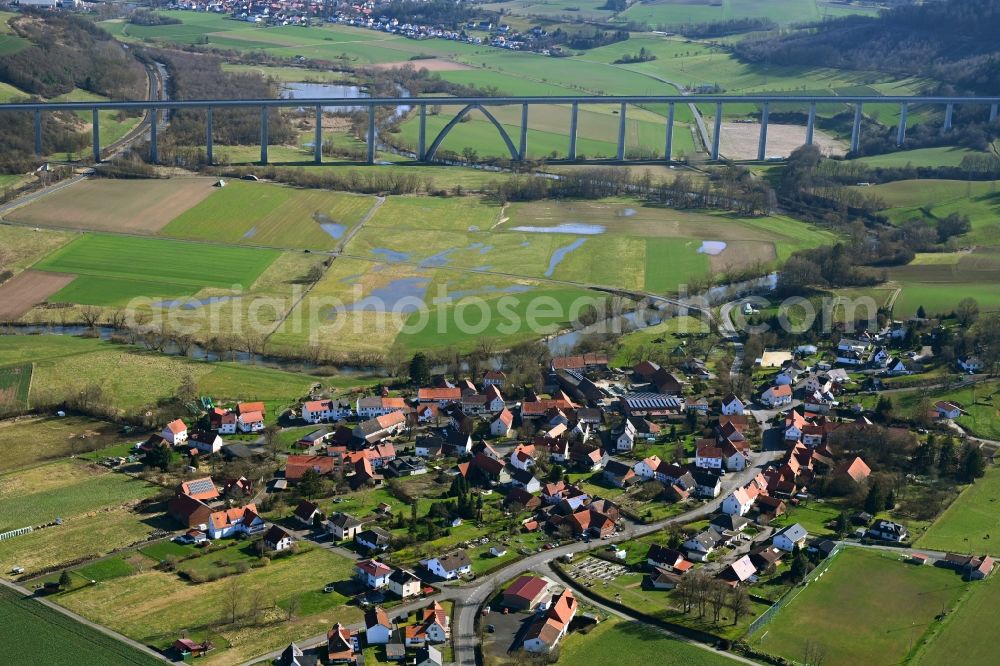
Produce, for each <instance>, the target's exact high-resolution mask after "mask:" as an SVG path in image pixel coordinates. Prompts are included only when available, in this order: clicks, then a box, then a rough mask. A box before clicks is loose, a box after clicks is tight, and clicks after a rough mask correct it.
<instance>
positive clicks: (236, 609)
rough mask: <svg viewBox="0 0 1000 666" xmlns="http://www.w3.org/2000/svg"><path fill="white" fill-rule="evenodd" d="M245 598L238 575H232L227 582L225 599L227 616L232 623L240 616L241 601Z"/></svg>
mask: <svg viewBox="0 0 1000 666" xmlns="http://www.w3.org/2000/svg"><path fill="white" fill-rule="evenodd" d="M242 599H243V587H242V586H241V585H240V583H239V581H238V580H237V576H230V578H229V581H228V582H227V583H226V589H225V597H224V599H223V601H224V603H225V608H226V617H227V618H228V620H229V623H230V624H236V620H237V619H239V617H240V601H241V600H242Z"/></svg>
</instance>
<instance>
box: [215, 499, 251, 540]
mask: <svg viewBox="0 0 1000 666" xmlns="http://www.w3.org/2000/svg"><path fill="white" fill-rule="evenodd" d="M264 527H265V523H264V519H263V518H261V517H260V516H259V515H257V507H256V506H255V505H253V504H247V505H246V506H240V507H233V508H232V509H226V510H225V511H216V512H214V513H212V514H211V515H209V517H208V538H209V539H225V538H227V537H231V536H236V535H237V534H256V533H258V532H260V531H262V530H263V529H264Z"/></svg>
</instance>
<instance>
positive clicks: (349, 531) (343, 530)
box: [326, 512, 362, 541]
mask: <svg viewBox="0 0 1000 666" xmlns="http://www.w3.org/2000/svg"><path fill="white" fill-rule="evenodd" d="M361 528H362V524H361V521H360V520H358V519H357V518H355V517H354V516H352V515H350V514H346V513H340V512H338V513H335V514H333V515H332V516H330V518H329V519H328V520H327V521H326V531H327V532H329V533H330V534H331V535H333V538H334V539H336V540H337V541H344V540H345V539H347V540H350V539H353V538H354V537H355V536H357V534H358V532H360V531H361Z"/></svg>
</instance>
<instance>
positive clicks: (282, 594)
mask: <svg viewBox="0 0 1000 666" xmlns="http://www.w3.org/2000/svg"><path fill="white" fill-rule="evenodd" d="M352 570H353V562H352V560H349V559H347V558H344V557H342V556H340V555H336V554H334V553H332V552H330V551H328V550H326V549H322V548H315V549H312V550H309V551H308V552H304V553H301V554H298V555H293V556H289V557H282V558H277V559H275V560H273V561H272V562H271V563H270V564H269V565H268V566H264V567H259V568H256V569H251V570H250V571H249V572H247V573H245V574H240V575H239V576H238V577H236V578H233V577H229V578H223V579H220V580H216V581H212V582H209V583H203V584H200V585H191V584H189V583H186V582H184V581H183V580H181V579H180V578H179V577H178V576H177V574H175V573H166V572H161V571H149V570H147V571H144V572H142V573H136V574H133V575H130V576H124V577H118V578H113V579H111V580H106V581H104V582H102V583H101V584H100V585H93V586H86V587H82V588H79V589H76V590H73V591H70V592H68V593H63V594H60V595H58V596H57V597H54V598H53V600H54V601H56V602H57V603H59V604H60V605H62V606H65V607H67V608H69V609H70V610H72V611H74V612H76V613H79V614H81V615H82V616H84V617H86V618H88V619H90V620H93V621H95V622H98V623H100V624H103V625H106V626H108V627H110V628H112V629H114V630H116V631H119V632H121V633H123V634H125V635H126V636H129V637H131V638H134V639H136V640H139V641H142V642H143V643H146V644H148V645H153V646H155V647H158V648H165V647H167V646H169V645H170V644H171V643H173V641H174V640H176V639H177V637H178V636H180V635H181V632H184V631H186V632H188V635H190V636H192V637H195V638H197V639H199V640H201V639H204V638H210V640H212V642H213V643H215V644H216V649H215V650H214V651H212V652H210V653H209V654H208V656H206V657H205V658H204V659H202V660H201V661H202V662H203V663H205V664H227V665H228V664H238V663H241V662H243V661H246V660H248V659H251V658H252V657H254V656H256V655H260V654H263V653H266V652H269V651H271V650H276V649H280V648H282V647H284V646H286V645H287V644H288V643H289V642H290V641H292V640H302V639H304V638H306V637H309V636H314V635H316V634H320V633H323V632H325V631H326V630H328V629H329V628H330V626H331V625H332V624H333V623H335V622H338V621H339V622H343V623H344V624H352V623H354V622H356V621H358V620H360V619H361V611H360V610H359V609H358V608H356V607H349V606H343V605H341V604H343V601H344V597H343V596H342V595H340V594H324V593H323V592H322V589H323V586H324V585H326V584H327V583H329V582H331V581H346V580H347V579H349V578H350V577H351V574H352ZM234 583H235V584H236V585H237V586H238V589H239V590H240V591H241V597H240V599H241V603H240V604H239V609H238V612H239V613H240V614H241V615H242V614H244V613H246V612H247V606H246V604H247V600H248V598H249V595H250V594H251V593H253V592H254V591H258V592H259V593H261V595H262V599H261V601H262V603H263V606H264V610H263V613H262V615H263V617H262V620H261V622H262V624H259V625H255V624H254V623H252V622H249V621H248V622H246V623H243V622H241V623H238V624H237V625H235V626H234V625H231V624H229V623H228V622H227V621H226V618H225V617H224V615H225V611H224V609H225V608H227V603H226V598H227V594H228V590H229V589H231V588H232V586H233V585H234ZM292 597H299V598H300V599H301V601H302V610H301V611H300V613H299V616H298V617H297V618H295V619H293V620H291V621H288V620H287V619H286V617H287V616H286V615H285V612H284V610H283V608H282V607H283V606H286V605H287V604H288V600H289V599H290V598H292ZM123 607H127V608H129V612H128V613H122V612H121V609H122V608H123Z"/></svg>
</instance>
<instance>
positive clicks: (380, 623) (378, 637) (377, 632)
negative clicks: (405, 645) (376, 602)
mask: <svg viewBox="0 0 1000 666" xmlns="http://www.w3.org/2000/svg"><path fill="white" fill-rule="evenodd" d="M391 638H392V621H391V620H390V619H389V615H388V613H386V612H385V610H384V609H383V608H382V607H381V606H376V607H375V608H372V609H371V610H369V611H368V612H366V613H365V641H366V642H367V643H368V645H385V644H386V643H388V642H389V640H390V639H391Z"/></svg>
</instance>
